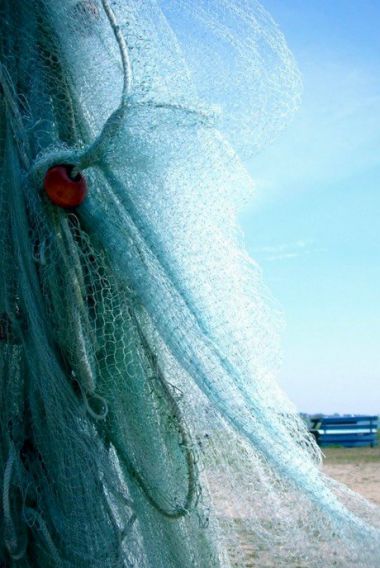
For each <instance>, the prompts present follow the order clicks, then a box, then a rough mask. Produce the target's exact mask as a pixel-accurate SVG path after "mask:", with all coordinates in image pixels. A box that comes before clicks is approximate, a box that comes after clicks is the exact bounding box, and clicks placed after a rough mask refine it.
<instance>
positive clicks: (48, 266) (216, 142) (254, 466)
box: [0, 0, 380, 568]
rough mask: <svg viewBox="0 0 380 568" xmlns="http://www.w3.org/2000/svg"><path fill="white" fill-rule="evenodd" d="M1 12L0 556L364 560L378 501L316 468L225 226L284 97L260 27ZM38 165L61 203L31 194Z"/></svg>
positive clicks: (3, 8)
mask: <svg viewBox="0 0 380 568" xmlns="http://www.w3.org/2000/svg"><path fill="white" fill-rule="evenodd" d="M0 31H1V33H0V90H1V98H0V152H1V155H0V171H1V176H0V184H1V186H0V219H1V223H0V247H1V257H2V260H1V265H0V276H1V277H0V377H1V378H0V380H1V383H0V413H1V419H0V484H1V489H2V491H1V505H0V507H1V515H0V564H1V566H2V567H6V568H9V567H11V568H29V567H33V568H50V567H52V568H57V567H59V568H60V567H62V568H85V567H88V568H89V567H91V568H107V567H109V568H117V567H124V566H125V567H135V568H190V567H197V568H232V567H246V568H248V567H251V568H252V567H259V568H265V567H276V568H281V567H291V568H296V567H297V568H322V567H323V568H326V567H329V568H330V567H339V568H349V567H354V566H355V567H358V566H361V567H373V568H375V567H377V566H379V563H380V560H379V544H380V538H379V535H380V533H379V526H380V515H379V510H378V509H377V508H376V507H375V506H373V505H371V504H370V503H368V502H366V501H365V500H364V499H362V498H360V497H359V496H358V495H356V494H354V493H352V492H350V491H349V490H348V489H347V488H346V487H344V486H342V485H340V484H338V483H336V482H334V481H333V480H331V479H329V478H327V477H325V476H324V475H323V474H322V473H321V471H320V453H319V451H318V448H317V447H316V446H315V444H314V442H313V440H312V439H311V438H310V436H309V434H308V433H307V431H306V429H305V427H304V425H303V423H302V422H301V421H300V419H299V418H298V415H297V412H296V409H295V408H294V407H293V405H292V404H291V403H290V402H289V401H288V400H287V398H286V397H285V396H284V395H283V393H282V392H281V391H280V389H279V388H278V387H277V385H276V383H275V381H274V376H275V374H276V367H277V362H278V358H279V357H278V347H277V330H278V327H279V326H278V320H279V318H278V314H277V313H276V310H275V309H274V308H273V306H272V305H271V300H270V296H269V294H268V293H267V291H266V289H265V287H264V285H263V284H262V280H261V273H260V270H259V269H258V267H257V266H256V264H255V263H254V262H253V261H251V260H250V259H249V258H248V257H247V256H246V254H245V253H244V250H243V248H242V246H241V242H240V241H241V237H240V233H239V230H238V227H237V224H236V212H237V210H238V208H239V206H240V204H241V203H242V202H243V201H244V199H245V198H246V196H247V194H249V193H250V192H251V190H252V181H251V179H250V176H249V174H248V172H247V170H246V169H245V167H244V164H243V162H242V161H241V160H244V159H246V158H247V157H249V156H252V155H253V154H254V153H255V152H256V151H257V150H258V149H260V148H261V147H262V146H263V145H264V144H267V143H268V142H269V141H270V140H271V139H272V138H273V136H274V135H275V134H276V133H277V132H278V131H279V129H281V128H282V127H283V126H284V124H285V123H286V121H287V119H288V117H289V116H290V115H291V114H292V112H293V111H294V109H295V108H296V107H297V104H298V98H299V92H300V79H299V75H298V72H297V70H296V67H295V64H294V62H293V59H292V56H291V54H290V53H289V51H288V49H287V47H286V44H285V42H284V39H283V37H282V35H281V33H280V32H279V30H278V28H277V26H276V25H275V23H274V22H273V21H272V19H271V18H270V16H269V15H268V14H267V13H266V12H265V10H264V9H263V8H262V7H261V6H260V5H259V4H257V3H256V2H255V1H253V0H252V1H248V0H247V1H246V0H233V1H231V2H230V1H228V0H173V1H171V0H163V1H162V2H161V1H154V0H144V1H143V2H142V1H141V0H125V1H123V0H112V1H111V0H60V1H57V0H29V1H25V0H0ZM56 166H59V167H60V168H61V170H62V168H63V169H64V170H65V171H66V172H69V173H71V177H69V178H68V179H69V182H68V184H69V185H70V183H76V180H77V179H79V178H80V179H82V180H83V179H85V181H86V184H87V188H88V195H87V198H86V199H85V200H84V201H83V203H82V204H81V205H80V206H79V207H77V208H75V209H74V208H71V209H70V208H64V207H60V206H57V204H56V203H54V202H53V201H52V200H51V199H50V198H49V197H48V195H47V193H46V191H45V190H44V183H45V182H44V180H45V179H46V174H47V172H48V171H50V170H51V169H52V168H54V167H56ZM65 168H66V169H65ZM61 170H60V171H61Z"/></svg>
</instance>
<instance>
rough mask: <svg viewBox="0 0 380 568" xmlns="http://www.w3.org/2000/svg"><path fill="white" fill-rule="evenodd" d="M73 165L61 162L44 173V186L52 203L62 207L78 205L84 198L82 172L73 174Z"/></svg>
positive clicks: (84, 180) (84, 186) (84, 183)
mask: <svg viewBox="0 0 380 568" xmlns="http://www.w3.org/2000/svg"><path fill="white" fill-rule="evenodd" d="M73 170H74V166H71V165H68V164H61V165H57V166H53V167H52V168H50V169H49V170H48V171H47V172H46V175H45V179H44V188H45V191H46V193H47V195H48V197H49V199H50V201H51V202H52V203H54V205H58V206H59V207H63V208H64V209H73V208H74V207H78V205H80V204H81V203H83V201H84V200H85V198H86V195H87V183H86V179H85V178H84V177H83V176H82V174H80V173H77V174H75V175H74V176H73V175H72V174H73Z"/></svg>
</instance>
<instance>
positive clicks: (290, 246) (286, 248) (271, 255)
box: [254, 239, 321, 262]
mask: <svg viewBox="0 0 380 568" xmlns="http://www.w3.org/2000/svg"><path fill="white" fill-rule="evenodd" d="M320 251H321V249H318V248H317V247H316V243H315V241H314V240H312V239H299V240H297V241H294V242H291V243H280V244H275V245H265V246H261V247H257V248H255V249H254V252H255V253H257V254H258V255H260V256H261V257H262V259H263V260H265V261H269V262H273V261H276V260H289V259H292V258H298V257H300V256H304V255H307V254H310V253H312V252H320Z"/></svg>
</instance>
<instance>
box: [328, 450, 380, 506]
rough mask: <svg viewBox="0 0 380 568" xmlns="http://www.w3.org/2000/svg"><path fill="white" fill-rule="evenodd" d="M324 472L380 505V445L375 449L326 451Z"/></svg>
mask: <svg viewBox="0 0 380 568" xmlns="http://www.w3.org/2000/svg"><path fill="white" fill-rule="evenodd" d="M324 454H325V460H324V466H323V471H324V472H325V473H327V475H329V476H330V477H332V478H333V479H336V480H337V481H340V482H341V483H344V484H345V485H347V486H348V487H349V488H350V489H352V490H353V491H356V492H357V493H360V495H363V497H366V499H369V500H370V501H373V502H374V503H376V504H377V505H380V445H379V446H376V447H375V448H327V449H324Z"/></svg>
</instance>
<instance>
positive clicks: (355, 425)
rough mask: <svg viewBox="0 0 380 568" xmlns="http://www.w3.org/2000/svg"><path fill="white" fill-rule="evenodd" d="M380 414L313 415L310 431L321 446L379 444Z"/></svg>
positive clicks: (348, 446) (351, 446)
mask: <svg viewBox="0 0 380 568" xmlns="http://www.w3.org/2000/svg"><path fill="white" fill-rule="evenodd" d="M378 424H379V417H378V416H367V415H362V414H360V415H345V416H323V415H317V416H311V417H310V432H311V433H312V434H313V435H314V436H315V438H316V440H317V443H318V445H319V446H321V447H325V446H344V447H346V448H353V447H359V446H371V447H373V446H375V445H376V444H377V428H378Z"/></svg>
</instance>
